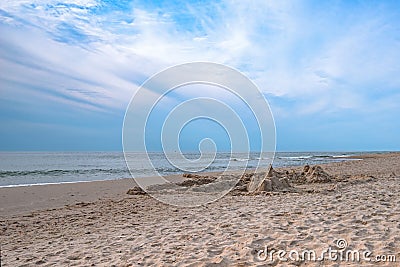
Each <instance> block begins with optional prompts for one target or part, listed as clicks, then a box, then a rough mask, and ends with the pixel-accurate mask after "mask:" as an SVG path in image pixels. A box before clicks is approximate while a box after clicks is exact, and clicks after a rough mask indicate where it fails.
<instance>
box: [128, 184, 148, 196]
mask: <svg viewBox="0 0 400 267" xmlns="http://www.w3.org/2000/svg"><path fill="white" fill-rule="evenodd" d="M126 193H127V194H128V195H146V192H145V191H143V189H142V188H140V187H139V186H135V187H133V188H131V189H129V190H128V192H126Z"/></svg>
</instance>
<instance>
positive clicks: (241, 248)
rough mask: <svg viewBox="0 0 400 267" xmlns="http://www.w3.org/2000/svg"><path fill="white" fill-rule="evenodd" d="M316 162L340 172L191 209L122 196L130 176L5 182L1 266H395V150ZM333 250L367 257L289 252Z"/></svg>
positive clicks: (399, 256) (398, 226)
mask: <svg viewBox="0 0 400 267" xmlns="http://www.w3.org/2000/svg"><path fill="white" fill-rule="evenodd" d="M322 167H323V169H324V171H326V172H327V173H329V174H330V175H332V176H333V177H339V178H340V179H334V180H332V181H330V182H324V183H303V184H296V183H293V181H292V186H293V187H294V188H296V189H297V190H295V191H292V192H262V193H260V194H254V195H251V194H242V195H241V194H238V195H232V194H230V195H227V196H225V197H223V198H221V199H219V200H218V201H215V202H213V203H210V204H207V205H202V206H200V207H195V208H177V207H174V206H170V205H166V204H163V203H160V202H158V201H157V200H155V199H153V198H151V197H149V196H148V195H127V194H125V193H126V191H127V190H128V188H130V187H132V186H133V185H134V183H133V181H132V180H130V179H124V180H119V181H107V182H93V183H84V184H64V185H48V186H32V187H20V188H2V189H0V199H1V204H0V210H1V213H0V234H1V263H2V265H1V266H36V265H39V266H113V265H114V266H146V265H147V266H150V265H151V266H376V265H378V266H399V265H400V246H399V245H400V205H399V204H400V153H390V154H379V155H374V156H371V155H369V156H366V157H363V159H362V160H354V161H348V162H341V163H333V164H327V165H323V166H322ZM302 168H303V167H297V168H293V169H295V170H296V171H299V172H300V171H301V170H302ZM290 169H291V168H288V171H290ZM279 171H284V170H279ZM71 195H73V196H71ZM65 205H66V206H65ZM344 242H346V243H347V247H346V248H345V249H344V250H340V249H339V248H340V246H341V245H342V244H343V243H344ZM329 248H331V249H333V250H335V249H336V250H338V251H344V252H346V251H347V252H354V253H355V252H359V253H360V254H362V253H363V252H365V251H371V252H372V255H370V256H368V257H367V258H368V259H370V260H372V261H371V262H370V261H367V260H364V259H363V257H361V260H360V262H357V261H352V258H351V256H350V259H349V260H350V261H345V259H342V260H340V259H336V260H329V259H326V260H325V261H314V260H312V259H310V260H309V259H305V260H300V259H296V257H295V256H296V254H295V253H294V252H292V254H291V255H292V258H293V260H292V259H289V258H288V253H289V252H290V251H291V250H292V251H297V252H298V253H299V254H301V253H302V252H304V251H305V250H308V251H311V250H313V251H315V253H316V255H317V257H319V256H320V255H321V253H322V251H323V250H327V249H329ZM272 249H273V250H275V251H278V250H282V251H286V255H285V256H283V257H281V258H280V259H279V258H278V256H277V255H276V254H273V257H272V259H271V258H270V257H267V256H265V254H264V251H267V252H268V253H269V252H271V250H272ZM268 253H267V254H268ZM338 255H339V254H336V256H338ZM325 256H326V258H327V255H325ZM333 256H335V255H333ZM376 256H381V257H380V258H381V259H385V257H386V260H387V262H379V263H377V262H374V260H375V259H376ZM392 256H393V257H396V260H397V262H388V261H389V260H392V258H391V257H392ZM333 258H334V257H333ZM285 259H287V260H288V261H284V260H285Z"/></svg>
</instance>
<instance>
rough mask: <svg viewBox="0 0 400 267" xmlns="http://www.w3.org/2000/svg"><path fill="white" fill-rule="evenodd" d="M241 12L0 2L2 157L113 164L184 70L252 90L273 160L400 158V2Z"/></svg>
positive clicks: (178, 5) (285, 4) (258, 4)
mask: <svg viewBox="0 0 400 267" xmlns="http://www.w3.org/2000/svg"><path fill="white" fill-rule="evenodd" d="M246 2H247V1H199V2H191V1H174V2H172V1H153V2H150V3H149V1H100V0H99V1H96V0H58V1H52V0H32V1H29V0H2V1H1V2H0V125H1V126H0V150H121V149H122V145H121V132H122V129H121V128H122V122H123V118H124V112H125V109H126V107H127V105H128V103H129V100H130V98H131V97H132V95H133V94H134V93H135V91H136V90H137V89H138V87H139V86H140V85H141V84H142V83H143V82H144V81H145V80H146V79H147V78H149V77H150V76H152V75H153V74H155V73H156V72H158V71H160V70H162V69H164V68H166V67H169V66H171V65H175V64H179V63H185V62H190V61H213V62H217V63H222V64H227V65H228V66H231V67H234V68H237V69H238V70H240V71H241V72H243V73H244V74H246V75H247V76H248V77H249V78H251V79H252V80H253V81H254V82H255V83H256V84H257V85H258V87H259V88H260V90H261V91H262V92H263V94H264V95H265V97H266V98H267V100H268V101H269V103H270V106H271V110H272V112H273V114H274V117H275V123H276V131H277V149H278V150H285V151H295V150H296V151H298V150H300V151H317V150H319V151H321V150H336V151H350V150H400V141H399V136H400V122H399V121H400V120H399V119H398V116H399V114H400V104H399V103H400V63H399V62H400V2H399V1H264V0H263V1H249V2H251V3H246ZM207 123H209V122H207ZM194 128H196V127H194ZM210 129H213V127H211V126H210ZM248 130H249V131H250V132H251V131H252V129H248ZM193 131H194V130H193ZM210 131H213V130H210ZM220 131H221V129H215V131H214V132H213V133H211V136H213V135H214V134H215V133H216V132H220ZM186 132H188V133H189V134H190V128H188V129H187V130H186ZM196 134H197V135H198V136H201V137H203V136H206V133H201V132H200V133H199V132H198V129H197V128H196ZM224 135H225V133H221V135H220V136H224ZM184 140H186V139H184ZM183 142H187V143H185V144H183V146H184V147H185V148H187V149H188V150H190V149H192V148H193V146H192V145H191V143H190V141H183ZM224 142H225V141H224Z"/></svg>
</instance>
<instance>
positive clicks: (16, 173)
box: [0, 169, 128, 178]
mask: <svg viewBox="0 0 400 267" xmlns="http://www.w3.org/2000/svg"><path fill="white" fill-rule="evenodd" d="M127 172H128V170H127V169H87V170H84V169H80V170H32V171H0V178H3V177H15V176H31V175H32V176H37V175H44V176H49V175H51V176H61V175H67V174H97V173H107V174H118V173H127Z"/></svg>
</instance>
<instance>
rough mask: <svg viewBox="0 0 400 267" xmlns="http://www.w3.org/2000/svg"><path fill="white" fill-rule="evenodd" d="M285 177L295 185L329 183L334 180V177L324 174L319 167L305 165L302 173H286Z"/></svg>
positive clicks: (293, 171) (292, 171)
mask: <svg viewBox="0 0 400 267" xmlns="http://www.w3.org/2000/svg"><path fill="white" fill-rule="evenodd" d="M286 176H287V177H288V179H289V181H291V182H293V183H296V184H306V183H311V184H313V183H329V182H332V181H333V180H334V179H335V177H334V176H332V175H330V174H329V173H327V172H325V171H324V169H322V167H321V166H319V165H315V166H313V167H310V166H309V165H305V166H304V168H303V171H302V172H296V171H295V170H291V171H286Z"/></svg>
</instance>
